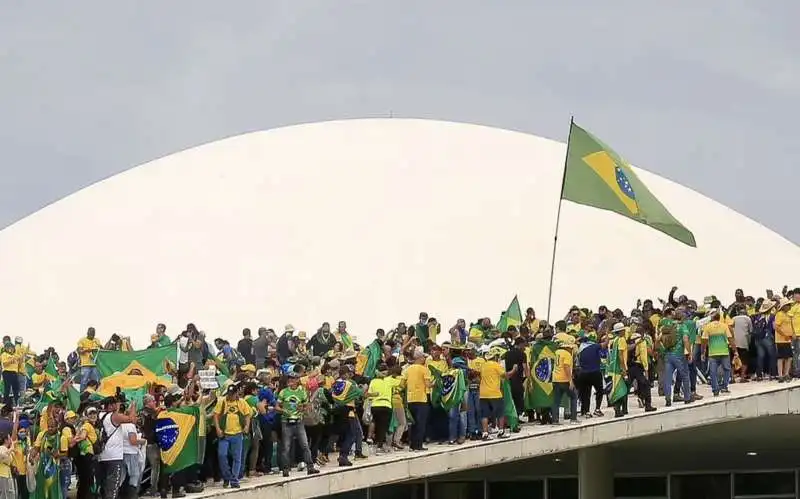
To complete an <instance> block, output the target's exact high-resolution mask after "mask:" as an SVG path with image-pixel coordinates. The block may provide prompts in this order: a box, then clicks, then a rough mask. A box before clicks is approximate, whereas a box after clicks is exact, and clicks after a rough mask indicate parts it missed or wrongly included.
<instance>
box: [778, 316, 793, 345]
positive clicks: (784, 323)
mask: <svg viewBox="0 0 800 499" xmlns="http://www.w3.org/2000/svg"><path fill="white" fill-rule="evenodd" d="M794 334H795V333H794V330H792V318H791V316H790V315H789V312H784V311H783V310H779V311H778V312H777V313H776V314H775V343H783V344H785V343H791V342H792V338H793V337H794Z"/></svg>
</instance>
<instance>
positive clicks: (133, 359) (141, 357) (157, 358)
mask: <svg viewBox="0 0 800 499" xmlns="http://www.w3.org/2000/svg"><path fill="white" fill-rule="evenodd" d="M177 361H178V345H177V344H172V345H167V346H165V347H159V348H148V349H146V350H134V351H132V352H122V351H117V350H100V351H99V352H97V358H96V359H95V363H96V364H97V369H98V370H99V371H100V374H101V375H102V376H111V375H112V374H114V373H127V374H129V373H130V371H131V369H132V365H133V368H136V369H138V370H139V371H140V372H142V374H145V371H149V372H150V373H152V374H153V375H155V376H166V375H167V373H168V372H169V369H168V368H169V367H170V366H174V365H175V364H176V363H177Z"/></svg>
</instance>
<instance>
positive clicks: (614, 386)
mask: <svg viewBox="0 0 800 499" xmlns="http://www.w3.org/2000/svg"><path fill="white" fill-rule="evenodd" d="M620 341H621V342H623V343H625V338H623V337H617V338H614V339H613V340H611V342H610V344H609V345H608V364H606V375H608V376H609V377H610V378H611V388H610V390H609V392H608V405H614V404H615V403H616V402H618V401H619V400H621V399H622V398H623V397H627V396H628V383H626V382H625V378H624V377H623V375H622V359H621V358H620V355H622V354H620V349H619V342H620ZM622 352H624V354H626V355H627V352H628V347H627V343H626V344H625V346H624V349H623V350H622Z"/></svg>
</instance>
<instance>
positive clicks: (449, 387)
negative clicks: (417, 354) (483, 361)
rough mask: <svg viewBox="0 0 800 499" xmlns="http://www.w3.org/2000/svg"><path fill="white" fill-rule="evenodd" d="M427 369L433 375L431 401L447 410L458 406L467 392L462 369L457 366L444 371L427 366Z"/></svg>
mask: <svg viewBox="0 0 800 499" xmlns="http://www.w3.org/2000/svg"><path fill="white" fill-rule="evenodd" d="M428 370H430V372H431V376H433V387H432V389H431V403H432V404H433V405H434V406H436V407H441V408H442V409H444V410H445V411H448V412H449V411H450V409H452V408H453V407H459V406H460V405H461V403H462V402H463V401H464V395H465V394H466V393H467V383H466V381H465V380H464V371H463V370H461V369H459V368H453V369H448V370H447V371H445V372H439V370H438V369H436V368H434V367H428Z"/></svg>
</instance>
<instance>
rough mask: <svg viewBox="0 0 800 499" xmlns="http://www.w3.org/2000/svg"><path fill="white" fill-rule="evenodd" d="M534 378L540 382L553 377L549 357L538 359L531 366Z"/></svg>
mask: <svg viewBox="0 0 800 499" xmlns="http://www.w3.org/2000/svg"><path fill="white" fill-rule="evenodd" d="M533 372H534V374H535V375H536V379H538V380H539V381H542V382H548V381H550V379H551V378H552V377H553V363H552V362H550V359H539V361H538V362H537V363H536V365H535V366H534V368H533Z"/></svg>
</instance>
